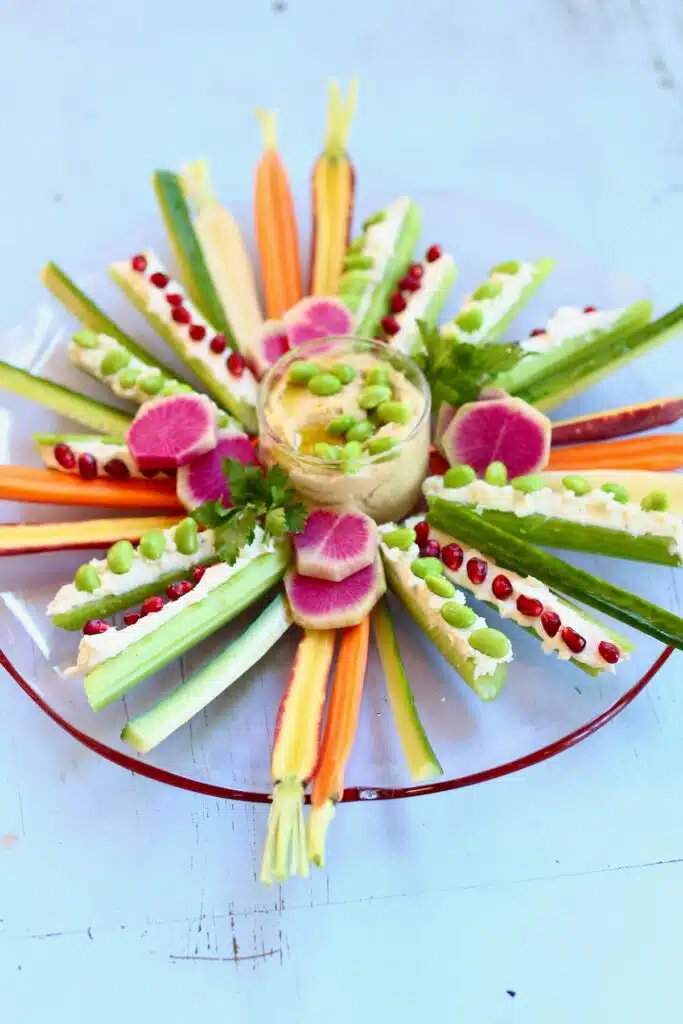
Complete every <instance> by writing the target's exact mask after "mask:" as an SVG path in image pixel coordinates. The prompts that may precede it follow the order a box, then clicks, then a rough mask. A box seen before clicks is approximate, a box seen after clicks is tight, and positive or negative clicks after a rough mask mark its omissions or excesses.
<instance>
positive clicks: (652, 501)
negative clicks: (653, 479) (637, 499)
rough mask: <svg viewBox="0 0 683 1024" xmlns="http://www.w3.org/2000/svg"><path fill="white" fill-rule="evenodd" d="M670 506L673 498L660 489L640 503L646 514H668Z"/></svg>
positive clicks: (646, 496) (647, 495)
mask: <svg viewBox="0 0 683 1024" xmlns="http://www.w3.org/2000/svg"><path fill="white" fill-rule="evenodd" d="M670 505H671V498H670V497H669V495H668V494H667V492H666V491H662V490H660V489H659V488H657V489H656V490H654V491H650V493H649V494H646V495H645V497H644V498H643V500H642V501H641V503H640V507H641V508H642V509H643V511H645V512H667V511H668V510H669V506H670Z"/></svg>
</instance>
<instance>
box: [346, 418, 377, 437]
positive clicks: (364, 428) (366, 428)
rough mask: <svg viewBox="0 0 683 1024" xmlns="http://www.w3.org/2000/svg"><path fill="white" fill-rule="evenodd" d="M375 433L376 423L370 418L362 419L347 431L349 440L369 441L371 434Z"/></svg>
mask: <svg viewBox="0 0 683 1024" xmlns="http://www.w3.org/2000/svg"><path fill="white" fill-rule="evenodd" d="M374 433H375V428H374V425H373V424H372V423H371V422H370V420H361V421H360V422H359V423H355V424H354V425H353V426H352V427H351V429H350V430H347V432H346V440H347V441H367V439H368V438H369V437H370V435H371V434H374Z"/></svg>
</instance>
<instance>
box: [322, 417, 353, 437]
mask: <svg viewBox="0 0 683 1024" xmlns="http://www.w3.org/2000/svg"><path fill="white" fill-rule="evenodd" d="M355 425H356V420H355V418H354V417H353V416H352V415H351V413H350V412H345V413H343V414H342V415H341V416H336V417H335V419H333V420H330V422H329V423H328V424H327V432H328V434H334V435H335V436H338V435H341V434H345V433H346V432H347V431H348V430H350V429H351V427H353V426H355Z"/></svg>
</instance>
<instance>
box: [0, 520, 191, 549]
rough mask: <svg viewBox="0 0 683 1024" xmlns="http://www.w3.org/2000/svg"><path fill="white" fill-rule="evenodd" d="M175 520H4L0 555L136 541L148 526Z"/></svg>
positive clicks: (172, 523)
mask: <svg viewBox="0 0 683 1024" xmlns="http://www.w3.org/2000/svg"><path fill="white" fill-rule="evenodd" d="M179 522H180V518H179V516H141V517H139V518H131V519H81V520H74V521H73V522H70V523H6V524H2V525H0V555H31V554H38V553H39V552H44V551H83V550H84V549H86V548H105V547H108V546H109V545H110V544H113V543H114V542H115V541H117V540H130V541H138V540H140V537H142V535H143V533H147V531H148V530H167V529H168V528H169V527H171V526H175V525H176V523H179Z"/></svg>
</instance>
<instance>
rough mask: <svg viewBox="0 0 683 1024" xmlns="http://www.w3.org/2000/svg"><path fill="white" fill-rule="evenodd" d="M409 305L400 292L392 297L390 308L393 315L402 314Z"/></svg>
mask: <svg viewBox="0 0 683 1024" xmlns="http://www.w3.org/2000/svg"><path fill="white" fill-rule="evenodd" d="M407 305H408V303H407V302H406V300H405V299H404V298H403V296H402V295H401V293H400V292H394V294H393V295H392V296H391V301H390V303H389V307H390V309H391V312H392V313H402V312H403V310H404V309H405V308H406V306H407Z"/></svg>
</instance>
